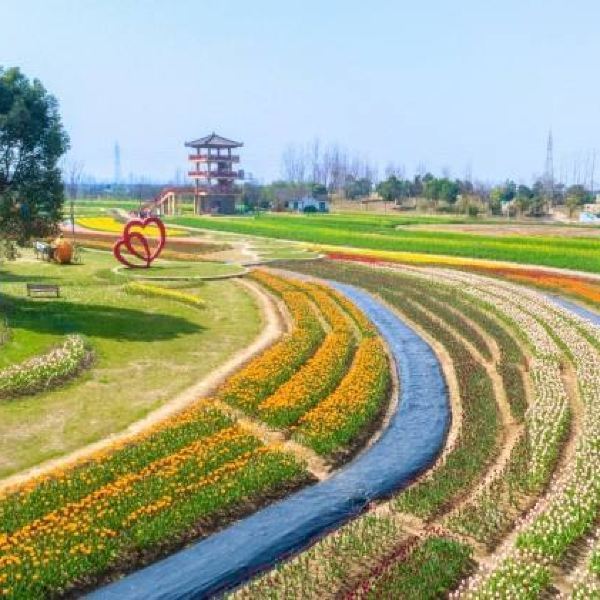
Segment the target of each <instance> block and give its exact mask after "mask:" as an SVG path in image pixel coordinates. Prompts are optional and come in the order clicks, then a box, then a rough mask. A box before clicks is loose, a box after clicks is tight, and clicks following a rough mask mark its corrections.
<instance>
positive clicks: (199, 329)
mask: <svg viewBox="0 0 600 600" xmlns="http://www.w3.org/2000/svg"><path fill="white" fill-rule="evenodd" d="M83 261H84V264H82V265H70V266H60V265H56V264H51V263H46V262H42V261H36V260H34V259H33V257H32V256H30V255H29V254H28V253H25V255H24V256H23V258H22V259H21V260H19V261H17V262H14V263H11V262H7V263H4V265H2V266H1V267H0V292H1V295H0V313H1V314H2V315H3V316H6V318H7V320H8V324H9V326H10V328H11V332H12V337H11V339H10V341H9V342H8V343H7V344H6V345H4V346H2V349H1V352H0V368H4V367H7V366H8V365H11V364H14V363H17V362H20V361H23V360H25V359H27V358H30V357H32V356H35V355H38V354H41V353H44V352H46V351H47V350H48V349H49V348H50V347H52V346H53V345H55V344H58V343H59V342H60V340H62V339H64V336H65V335H67V334H70V333H80V334H83V335H84V336H86V337H87V338H88V339H89V340H90V342H91V344H92V347H93V348H94V350H95V353H96V362H95V364H94V366H93V367H92V369H91V370H90V371H88V372H86V373H84V374H82V375H80V376H79V377H78V378H77V379H76V380H74V381H72V382H71V383H69V384H67V385H66V386H64V387H61V388H57V389H55V390H53V391H48V392H44V393H40V394H36V395H33V396H28V397H24V398H20V399H16V400H11V401H3V402H0V477H2V476H5V475H8V474H10V473H13V472H16V471H19V470H21V469H24V468H27V467H29V466H31V465H34V464H36V463H39V462H40V461H42V460H44V459H48V458H51V457H53V456H57V455H60V454H63V453H65V452H68V451H70V450H73V449H76V448H78V447H80V446H82V445H84V444H87V443H90V442H93V441H95V440H98V439H102V438H103V437H106V436H107V435H110V434H111V433H114V432H117V431H120V430H122V429H123V428H125V427H126V426H127V425H128V424H130V423H131V422H133V421H135V420H137V419H139V418H141V417H143V416H144V415H145V414H147V413H148V412H149V411H151V410H153V409H155V408H157V407H158V406H160V405H161V404H163V403H165V402H167V401H169V400H170V399H172V398H173V397H174V396H175V395H176V394H177V393H178V392H181V391H182V390H184V389H185V388H186V387H188V386H190V385H192V384H194V383H195V382H197V381H198V380H200V379H201V378H202V377H204V376H205V375H206V374H207V373H209V372H210V371H211V370H212V369H214V368H215V367H216V366H218V365H219V364H221V363H223V362H224V361H226V360H227V359H228V358H229V357H230V356H231V355H232V354H233V353H234V352H235V351H236V350H238V349H240V348H242V347H244V346H246V345H247V344H248V343H249V342H250V341H251V340H252V339H253V338H254V337H255V336H256V335H257V333H258V331H259V328H260V314H259V311H258V308H257V306H256V303H255V301H254V299H253V298H252V297H251V296H249V295H248V293H247V292H246V291H245V290H244V289H243V288H242V287H241V286H238V285H237V284H236V283H235V282H233V281H218V282H202V283H199V282H198V283H195V284H194V287H190V282H187V283H186V289H185V291H186V293H190V294H197V295H198V296H199V297H200V298H201V299H202V300H203V301H204V302H205V307H204V308H203V309H201V310H199V309H197V308H192V307H190V306H186V305H185V304H182V303H180V302H176V301H174V300H170V299H162V298H144V297H139V296H131V295H129V294H127V293H125V292H124V291H123V289H122V284H123V283H124V282H125V281H126V279H125V278H123V277H120V276H116V275H114V274H113V273H112V272H111V269H112V267H114V265H115V261H114V259H113V258H112V257H111V256H110V254H108V253H104V252H85V253H84V256H83ZM26 282H39V283H57V284H59V285H60V286H61V298H59V299H54V298H52V299H47V300H46V299H39V300H37V299H36V300H32V299H29V298H27V296H26V294H25V283H26Z"/></svg>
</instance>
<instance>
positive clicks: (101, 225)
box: [75, 217, 188, 238]
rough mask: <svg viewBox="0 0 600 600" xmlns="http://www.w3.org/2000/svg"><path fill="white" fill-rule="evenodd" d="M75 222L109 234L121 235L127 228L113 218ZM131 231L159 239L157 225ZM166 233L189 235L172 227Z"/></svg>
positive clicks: (78, 220)
mask: <svg viewBox="0 0 600 600" xmlns="http://www.w3.org/2000/svg"><path fill="white" fill-rule="evenodd" d="M75 222H76V223H77V225H81V227H85V228H86V229H95V230H96V231H107V232H109V233H121V232H122V231H123V227H124V226H125V225H124V223H119V221H117V220H116V219H115V218H113V217H78V218H77V219H75ZM131 231H132V232H134V231H138V232H140V233H143V234H144V235H145V236H146V237H152V238H156V237H158V227H156V225H148V227H144V228H141V227H139V226H136V227H132V228H131ZM166 232H167V236H169V237H184V236H186V235H188V234H187V232H186V231H185V230H183V229H173V228H172V227H167V228H166Z"/></svg>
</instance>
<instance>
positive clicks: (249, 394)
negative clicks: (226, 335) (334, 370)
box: [219, 291, 325, 411]
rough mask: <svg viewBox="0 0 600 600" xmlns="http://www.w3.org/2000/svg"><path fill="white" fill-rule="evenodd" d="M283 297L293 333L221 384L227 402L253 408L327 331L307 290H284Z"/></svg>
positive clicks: (221, 391)
mask: <svg viewBox="0 0 600 600" xmlns="http://www.w3.org/2000/svg"><path fill="white" fill-rule="evenodd" d="M281 297H282V299H283V301H284V303H285V304H286V306H287V309H288V311H289V313H290V315H291V317H292V321H293V323H294V327H293V329H292V331H291V333H290V334H289V335H287V336H285V337H284V338H283V339H282V340H281V341H280V342H278V343H277V344H275V345H274V346H272V347H271V348H270V349H269V350H267V351H266V352H264V353H263V354H262V355H260V356H259V357H258V358H256V359H254V360H252V361H251V362H250V363H249V364H248V365H247V366H246V367H244V368H243V369H241V370H240V371H238V372H237V373H236V374H235V375H233V376H232V377H231V378H230V379H229V380H228V381H227V382H226V383H225V385H224V386H223V387H222V388H221V390H220V392H219V396H220V397H221V398H222V399H223V400H225V401H226V402H230V403H231V404H234V405H236V406H240V407H241V408H243V409H245V410H250V411H254V410H256V408H257V407H258V405H259V404H260V402H261V401H262V400H263V399H264V398H266V397H268V396H269V395H271V394H272V393H273V392H274V391H275V390H276V389H277V388H278V387H279V386H280V385H281V384H282V383H283V382H285V381H287V380H288V379H289V378H290V377H291V376H292V375H293V374H294V373H295V372H296V370H297V369H298V368H299V367H300V366H301V365H302V364H303V363H304V362H305V361H306V360H307V359H308V358H310V356H312V354H313V353H314V351H315V350H316V348H317V347H318V346H319V344H320V343H321V341H322V340H323V338H324V335H325V333H324V331H323V328H322V327H321V325H320V323H319V320H318V318H317V315H316V313H315V311H314V309H313V307H312V304H311V302H310V300H309V299H308V298H307V296H306V294H304V293H302V292H299V291H298V292H296V291H283V292H282V294H281Z"/></svg>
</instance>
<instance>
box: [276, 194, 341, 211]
mask: <svg viewBox="0 0 600 600" xmlns="http://www.w3.org/2000/svg"><path fill="white" fill-rule="evenodd" d="M329 204H330V202H329V200H328V199H327V198H313V197H312V196H303V197H302V198H298V199H297V200H290V201H289V202H286V208H287V209H288V210H293V211H295V212H319V213H327V212H329Z"/></svg>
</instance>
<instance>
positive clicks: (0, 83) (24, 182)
mask: <svg viewBox="0 0 600 600" xmlns="http://www.w3.org/2000/svg"><path fill="white" fill-rule="evenodd" d="M68 148H69V138H68V136H67V134H66V133H65V131H64V129H63V126H62V123H61V119H60V114H59V111H58V103H57V101H56V99H55V98H54V97H53V96H52V95H50V94H48V92H47V91H46V90H45V88H44V86H43V85H42V84H41V83H40V82H39V81H38V80H37V79H34V80H33V81H30V80H29V79H28V78H27V77H26V76H25V75H24V74H23V73H21V71H20V70H19V69H17V68H13V69H7V70H5V69H3V68H1V67H0V235H2V236H3V237H5V239H9V240H16V241H18V242H20V243H23V242H25V241H26V240H28V239H29V238H31V237H32V236H44V235H49V234H52V233H53V232H54V231H55V230H56V228H57V225H58V223H59V221H60V219H61V216H62V206H63V202H64V189H63V183H62V177H61V172H60V169H59V167H58V161H59V159H60V157H61V156H62V155H63V154H64V153H65V152H66V151H67V150H68Z"/></svg>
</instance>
